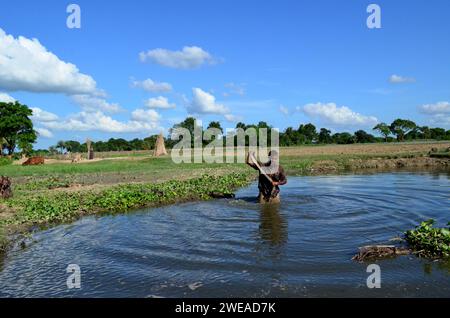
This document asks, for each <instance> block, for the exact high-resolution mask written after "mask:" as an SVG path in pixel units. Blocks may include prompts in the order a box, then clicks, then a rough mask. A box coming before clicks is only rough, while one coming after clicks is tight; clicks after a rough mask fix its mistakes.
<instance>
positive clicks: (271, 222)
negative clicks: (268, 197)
mask: <svg viewBox="0 0 450 318" xmlns="http://www.w3.org/2000/svg"><path fill="white" fill-rule="evenodd" d="M260 208H261V213H260V222H261V224H260V226H259V233H260V235H261V240H262V241H265V242H267V243H269V244H270V245H271V246H273V247H277V248H281V247H282V246H283V245H284V244H285V243H286V241H287V230H288V228H287V223H286V219H285V218H284V217H283V215H282V214H281V213H280V205H279V204H264V205H260Z"/></svg>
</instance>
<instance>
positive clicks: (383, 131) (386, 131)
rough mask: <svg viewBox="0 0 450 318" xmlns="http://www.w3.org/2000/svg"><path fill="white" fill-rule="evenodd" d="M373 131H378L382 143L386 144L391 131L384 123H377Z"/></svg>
mask: <svg viewBox="0 0 450 318" xmlns="http://www.w3.org/2000/svg"><path fill="white" fill-rule="evenodd" d="M373 130H376V131H378V132H379V133H380V134H381V135H383V137H384V141H386V142H387V140H388V137H389V135H390V134H391V129H390V127H389V126H388V125H387V124H386V123H379V124H378V125H376V126H375V127H373Z"/></svg>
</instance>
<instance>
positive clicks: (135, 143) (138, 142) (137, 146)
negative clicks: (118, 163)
mask: <svg viewBox="0 0 450 318" xmlns="http://www.w3.org/2000/svg"><path fill="white" fill-rule="evenodd" d="M128 144H129V145H130V147H131V150H141V149H143V148H144V141H143V140H142V139H139V138H135V139H133V140H130V141H129V142H128Z"/></svg>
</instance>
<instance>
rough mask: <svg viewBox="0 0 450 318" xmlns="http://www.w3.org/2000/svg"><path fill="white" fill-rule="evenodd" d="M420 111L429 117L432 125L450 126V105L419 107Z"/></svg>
mask: <svg viewBox="0 0 450 318" xmlns="http://www.w3.org/2000/svg"><path fill="white" fill-rule="evenodd" d="M419 111H420V112H421V113H423V114H426V115H429V116H430V118H429V120H430V123H431V124H433V125H445V126H448V125H450V103H449V102H438V103H435V104H426V105H422V106H419Z"/></svg>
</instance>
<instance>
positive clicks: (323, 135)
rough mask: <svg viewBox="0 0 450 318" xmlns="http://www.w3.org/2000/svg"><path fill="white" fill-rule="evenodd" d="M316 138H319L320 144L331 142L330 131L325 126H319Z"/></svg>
mask: <svg viewBox="0 0 450 318" xmlns="http://www.w3.org/2000/svg"><path fill="white" fill-rule="evenodd" d="M318 140H319V143H321V144H330V143H332V142H333V139H332V138H331V131H330V130H328V129H326V128H320V133H319V137H318Z"/></svg>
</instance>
